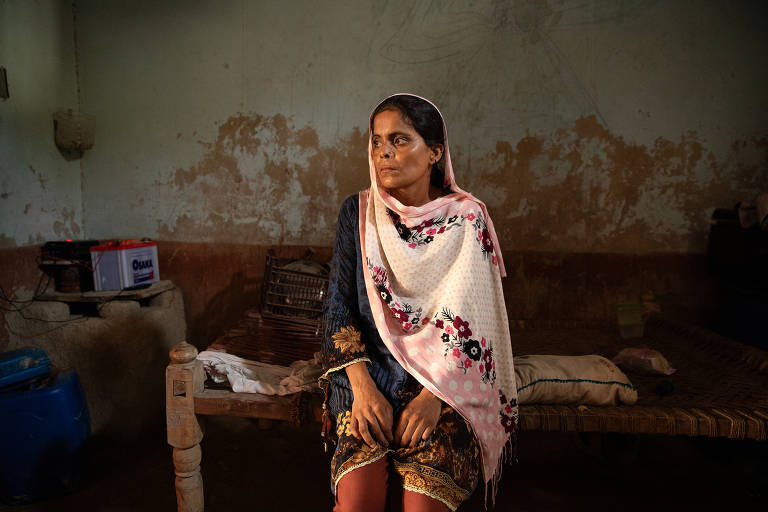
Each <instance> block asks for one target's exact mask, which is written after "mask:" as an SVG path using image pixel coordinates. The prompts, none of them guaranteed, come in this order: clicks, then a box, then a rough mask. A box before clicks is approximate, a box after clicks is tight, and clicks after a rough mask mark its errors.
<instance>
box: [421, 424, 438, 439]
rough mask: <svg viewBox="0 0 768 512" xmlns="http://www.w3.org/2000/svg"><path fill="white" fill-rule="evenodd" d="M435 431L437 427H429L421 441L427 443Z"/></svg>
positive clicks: (422, 435)
mask: <svg viewBox="0 0 768 512" xmlns="http://www.w3.org/2000/svg"><path fill="white" fill-rule="evenodd" d="M434 431H435V427H427V428H425V429H424V433H423V434H421V439H422V440H423V441H426V440H427V439H429V436H431V435H432V432H434Z"/></svg>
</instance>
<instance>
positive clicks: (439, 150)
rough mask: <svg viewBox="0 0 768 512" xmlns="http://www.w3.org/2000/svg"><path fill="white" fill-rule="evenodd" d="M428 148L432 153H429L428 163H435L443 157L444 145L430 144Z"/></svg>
mask: <svg viewBox="0 0 768 512" xmlns="http://www.w3.org/2000/svg"><path fill="white" fill-rule="evenodd" d="M429 149H430V151H432V155H430V158H429V159H430V163H432V164H434V163H437V162H439V161H440V159H441V158H443V151H444V150H445V146H443V145H442V144H435V145H434V146H430V147H429Z"/></svg>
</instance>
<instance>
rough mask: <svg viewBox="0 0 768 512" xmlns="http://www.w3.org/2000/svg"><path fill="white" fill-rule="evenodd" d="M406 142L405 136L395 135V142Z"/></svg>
mask: <svg viewBox="0 0 768 512" xmlns="http://www.w3.org/2000/svg"><path fill="white" fill-rule="evenodd" d="M406 142H408V139H406V138H405V137H397V138H396V139H395V144H405V143H406Z"/></svg>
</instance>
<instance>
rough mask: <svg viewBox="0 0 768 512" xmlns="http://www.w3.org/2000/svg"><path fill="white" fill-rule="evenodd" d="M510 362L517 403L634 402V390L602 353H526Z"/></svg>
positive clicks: (630, 403)
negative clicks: (568, 354)
mask: <svg viewBox="0 0 768 512" xmlns="http://www.w3.org/2000/svg"><path fill="white" fill-rule="evenodd" d="M514 361H515V377H516V379H517V402H518V403H519V404H521V405H525V404H589V405H615V404H617V403H619V402H621V403H624V404H628V405H632V404H634V403H635V402H637V389H635V387H634V386H633V385H632V383H631V382H630V381H629V379H628V378H627V376H626V375H625V374H624V373H623V372H622V371H621V370H619V368H618V367H617V366H616V365H615V364H613V363H612V362H611V361H609V360H608V359H606V358H604V357H602V356H598V355H590V356H550V355H544V356H542V355H529V356H519V357H515V359H514Z"/></svg>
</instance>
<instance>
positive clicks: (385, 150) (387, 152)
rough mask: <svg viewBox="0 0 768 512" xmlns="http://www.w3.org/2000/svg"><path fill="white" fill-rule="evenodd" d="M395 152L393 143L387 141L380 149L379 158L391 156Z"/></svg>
mask: <svg viewBox="0 0 768 512" xmlns="http://www.w3.org/2000/svg"><path fill="white" fill-rule="evenodd" d="M392 153H393V148H392V144H390V143H389V142H385V143H384V144H382V145H381V148H380V149H379V158H390V157H391V156H392Z"/></svg>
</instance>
